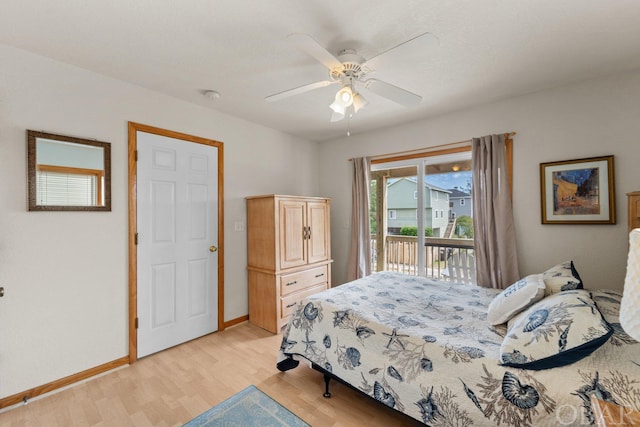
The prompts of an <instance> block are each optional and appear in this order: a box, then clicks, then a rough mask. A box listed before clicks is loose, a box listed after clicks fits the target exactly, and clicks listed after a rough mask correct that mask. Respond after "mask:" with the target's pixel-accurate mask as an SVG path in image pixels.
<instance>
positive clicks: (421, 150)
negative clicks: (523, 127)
mask: <svg viewBox="0 0 640 427" xmlns="http://www.w3.org/2000/svg"><path fill="white" fill-rule="evenodd" d="M515 134H516V132H506V133H505V134H504V136H505V138H510V137H512V136H514V135H515ZM470 143H471V139H465V140H464V141H458V142H449V143H446V144H440V145H434V146H432V147H426V148H416V149H415V150H407V151H397V152H395V153H387V154H377V155H375V156H369V159H370V160H375V159H381V158H387V157H396V156H403V155H411V154H419V153H429V152H431V151H436V150H434V148H435V149H437V148H446V147H452V146H456V145H462V144H470ZM348 161H350V162H351V161H353V157H351V158H350V159H348Z"/></svg>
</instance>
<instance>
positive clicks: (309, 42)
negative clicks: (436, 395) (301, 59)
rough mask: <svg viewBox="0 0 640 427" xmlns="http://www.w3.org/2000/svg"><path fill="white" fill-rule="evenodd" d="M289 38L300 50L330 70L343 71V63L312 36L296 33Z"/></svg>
mask: <svg viewBox="0 0 640 427" xmlns="http://www.w3.org/2000/svg"><path fill="white" fill-rule="evenodd" d="M287 38H288V39H289V40H291V41H292V42H293V44H294V45H295V46H296V47H297V48H298V49H300V50H301V51H303V52H305V53H307V54H308V55H310V56H312V57H313V58H315V59H316V60H318V61H319V62H320V63H321V64H323V65H324V66H325V67H327V68H328V69H330V70H331V69H333V68H340V69H342V63H341V62H340V61H339V60H338V59H337V58H336V57H335V56H333V55H332V54H331V53H330V52H329V51H328V50H327V49H325V48H324V47H323V46H322V45H321V44H320V43H318V42H317V41H316V40H315V39H314V38H313V37H311V36H310V35H308V34H300V33H295V34H290V35H289V36H288V37H287Z"/></svg>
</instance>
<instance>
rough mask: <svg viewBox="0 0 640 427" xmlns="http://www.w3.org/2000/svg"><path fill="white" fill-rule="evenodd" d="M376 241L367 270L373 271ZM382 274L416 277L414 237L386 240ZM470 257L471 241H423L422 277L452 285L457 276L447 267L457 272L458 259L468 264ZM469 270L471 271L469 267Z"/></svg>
mask: <svg viewBox="0 0 640 427" xmlns="http://www.w3.org/2000/svg"><path fill="white" fill-rule="evenodd" d="M376 248H377V244H376V239H371V270H372V271H376V269H377V256H378V254H377V253H376ZM385 255H386V256H385V259H384V262H383V268H384V270H385V271H396V272H399V273H403V274H410V275H418V274H419V272H418V238H417V237H415V236H386V240H385ZM473 256H474V248H473V239H443V238H437V237H425V263H424V265H425V267H426V276H427V277H429V278H433V279H439V280H449V281H456V279H455V278H456V277H458V276H457V274H455V273H456V272H454V271H452V268H453V267H454V266H452V265H451V264H450V263H451V261H452V260H455V261H456V265H455V268H456V269H459V268H460V265H459V263H458V261H459V260H460V259H464V260H472V259H473ZM472 268H473V267H472Z"/></svg>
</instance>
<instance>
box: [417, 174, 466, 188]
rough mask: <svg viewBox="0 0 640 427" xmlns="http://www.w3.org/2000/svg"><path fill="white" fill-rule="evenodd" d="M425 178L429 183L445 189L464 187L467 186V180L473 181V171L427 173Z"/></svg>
mask: <svg viewBox="0 0 640 427" xmlns="http://www.w3.org/2000/svg"><path fill="white" fill-rule="evenodd" d="M424 180H425V182H427V183H428V184H431V185H435V186H436V187H440V188H443V189H445V190H448V189H451V188H454V187H459V188H461V189H464V188H466V187H467V182H470V181H471V171H465V172H450V173H440V174H433V175H426V176H425V177H424Z"/></svg>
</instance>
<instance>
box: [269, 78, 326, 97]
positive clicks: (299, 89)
mask: <svg viewBox="0 0 640 427" xmlns="http://www.w3.org/2000/svg"><path fill="white" fill-rule="evenodd" d="M334 83H337V82H332V81H329V80H322V81H319V82H315V83H310V84H308V85H304V86H299V87H296V88H293V89H288V90H285V91H283V92H278V93H275V94H273V95H269V96H267V97H265V98H264V100H265V101H267V102H275V101H280V100H281V99H284V98H288V97H290V96H293V95H298V94H301V93H305V92H309V91H311V90H314V89H319V88H321V87H326V86H329V85H332V84H334Z"/></svg>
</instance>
